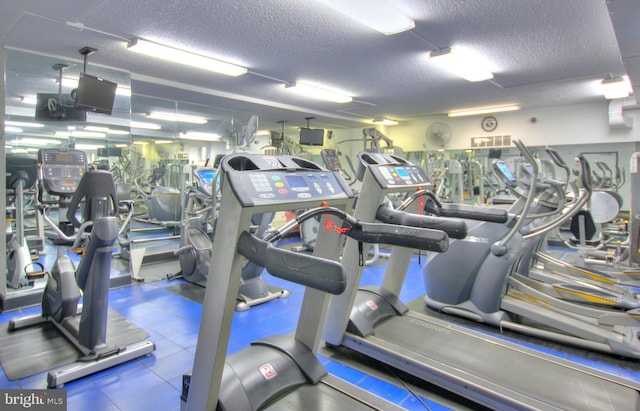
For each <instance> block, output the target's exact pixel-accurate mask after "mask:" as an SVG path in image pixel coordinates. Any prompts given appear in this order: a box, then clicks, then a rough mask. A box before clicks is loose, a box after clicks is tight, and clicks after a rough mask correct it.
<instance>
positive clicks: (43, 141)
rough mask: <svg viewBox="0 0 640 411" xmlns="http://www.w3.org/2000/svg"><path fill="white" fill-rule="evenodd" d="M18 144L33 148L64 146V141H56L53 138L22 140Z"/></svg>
mask: <svg viewBox="0 0 640 411" xmlns="http://www.w3.org/2000/svg"><path fill="white" fill-rule="evenodd" d="M16 143H18V144H27V145H32V146H47V145H50V144H52V145H58V144H62V141H60V140H54V139H51V138H21V139H20V140H17V141H16Z"/></svg>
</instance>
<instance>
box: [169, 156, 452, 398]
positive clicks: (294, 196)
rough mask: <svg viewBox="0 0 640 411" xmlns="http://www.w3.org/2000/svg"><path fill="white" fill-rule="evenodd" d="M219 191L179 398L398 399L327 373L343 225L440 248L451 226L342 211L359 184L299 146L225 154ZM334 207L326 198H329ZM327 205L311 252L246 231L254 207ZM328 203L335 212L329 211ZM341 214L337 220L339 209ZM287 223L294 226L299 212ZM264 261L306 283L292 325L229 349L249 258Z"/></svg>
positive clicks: (361, 237)
mask: <svg viewBox="0 0 640 411" xmlns="http://www.w3.org/2000/svg"><path fill="white" fill-rule="evenodd" d="M221 168H222V173H221V174H222V195H221V202H220V216H223V218H219V220H218V225H217V227H216V236H217V237H218V238H224V239H225V241H214V243H213V255H212V257H211V264H210V269H209V275H208V280H207V288H206V293H205V298H204V306H203V315H202V320H201V323H200V331H199V334H198V342H197V346H196V354H195V359H194V364H193V372H192V373H191V374H189V373H188V374H185V376H184V378H183V393H182V396H181V399H182V406H183V407H181V408H183V409H186V410H187V411H202V410H215V409H218V410H233V411H243V410H255V409H291V410H300V409H305V408H309V409H326V410H346V409H366V410H372V409H374V410H396V409H401V408H399V407H398V406H396V405H395V404H392V403H390V402H388V401H386V400H384V399H383V398H380V397H378V396H376V395H374V394H371V393H369V392H367V391H365V390H363V389H361V388H359V387H357V386H355V385H352V384H350V383H348V382H346V381H343V380H340V379H338V378H336V377H333V376H331V375H329V374H327V372H326V370H325V369H324V367H323V366H322V365H321V364H320V362H319V361H318V359H317V352H318V347H319V345H320V338H321V333H322V329H323V325H324V320H325V318H326V307H327V304H328V301H329V294H328V293H331V294H337V293H340V292H342V291H343V290H344V287H345V286H346V283H347V278H346V274H345V271H344V268H343V267H342V265H341V264H340V263H338V262H337V261H335V260H337V259H338V258H339V256H340V252H341V251H342V245H343V241H342V239H343V238H344V237H343V234H347V235H350V236H353V237H355V238H357V239H358V241H360V242H378V241H379V240H381V239H384V240H385V241H386V240H389V241H390V242H391V243H392V244H393V243H396V244H404V245H407V246H409V247H421V248H424V249H426V250H433V251H443V250H446V248H447V247H448V237H447V235H446V234H445V233H444V232H442V231H439V230H428V229H422V228H414V229H413V231H411V229H409V230H410V235H409V236H405V235H399V234H398V230H397V226H392V225H389V224H359V222H357V221H356V220H355V219H353V217H351V216H348V215H347V214H346V213H345V211H344V210H345V209H350V208H351V206H352V202H353V194H352V192H351V190H350V189H349V186H348V185H347V184H346V182H345V181H344V179H343V178H342V177H341V176H340V175H339V174H338V173H334V172H332V171H329V170H326V169H323V168H321V167H320V166H318V165H317V164H315V163H313V162H311V161H308V160H305V159H303V158H300V157H294V156H284V155H280V156H268V155H256V154H233V155H229V156H227V157H225V158H224V159H223V160H222V164H221ZM327 205H328V206H330V207H328V206H327ZM300 209H305V210H307V209H308V211H307V212H305V213H304V215H305V216H307V217H309V218H313V216H312V213H313V212H315V211H317V210H320V211H319V213H320V214H322V215H323V216H322V219H321V220H320V221H321V227H323V228H324V229H321V230H319V232H318V241H317V243H316V247H315V249H314V254H313V255H307V254H301V253H295V252H293V251H289V250H285V249H279V248H276V247H274V246H273V245H272V244H271V240H272V239H275V240H277V237H276V236H277V235H280V236H281V234H282V232H281V231H279V232H277V233H276V234H274V235H273V236H272V237H270V238H267V239H259V238H257V237H256V236H255V235H254V234H251V233H250V232H249V228H250V223H251V216H252V215H253V214H256V213H266V212H276V211H284V210H300ZM328 213H331V214H328ZM336 215H338V216H340V217H339V218H340V219H341V220H342V221H337V220H336V218H335V216H336ZM302 219H303V217H302V216H299V217H298V218H297V219H296V220H293V221H292V222H291V223H293V224H290V223H287V224H285V226H289V227H290V228H293V227H295V224H296V223H298V222H300V221H302ZM245 259H248V260H249V261H251V262H253V263H255V264H258V265H261V266H263V267H265V268H266V269H267V271H268V272H270V273H271V274H272V275H274V276H278V277H280V278H283V279H286V280H289V281H295V282H297V283H299V284H303V285H305V286H306V290H305V294H304V299H303V302H302V307H301V311H300V316H299V319H298V325H297V328H296V331H295V335H287V336H272V337H268V338H265V339H263V340H260V341H256V342H254V343H252V344H251V346H249V347H247V348H245V349H243V350H240V351H238V352H236V353H234V354H232V355H230V356H229V357H227V356H226V352H227V346H228V342H229V336H230V332H231V323H232V319H233V313H234V311H235V305H236V296H237V293H238V288H239V284H240V277H241V272H242V266H243V263H244V262H245V261H246V260H245Z"/></svg>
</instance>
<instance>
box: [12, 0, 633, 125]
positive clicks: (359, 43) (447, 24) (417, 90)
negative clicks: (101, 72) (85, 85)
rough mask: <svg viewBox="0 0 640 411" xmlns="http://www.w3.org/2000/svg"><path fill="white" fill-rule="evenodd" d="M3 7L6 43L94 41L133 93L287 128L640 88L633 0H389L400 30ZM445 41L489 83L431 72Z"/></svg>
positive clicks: (79, 6)
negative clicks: (147, 51)
mask: <svg viewBox="0 0 640 411" xmlns="http://www.w3.org/2000/svg"><path fill="white" fill-rule="evenodd" d="M0 1H1V3H0V4H1V6H0V7H1V10H2V12H1V13H0V28H1V29H0V43H2V44H4V45H5V46H9V47H12V48H18V49H23V50H30V51H35V52H39V53H44V54H47V55H49V56H55V57H59V58H60V59H61V60H65V62H68V63H69V62H70V63H73V64H79V63H81V56H80V54H79V53H78V50H79V49H80V48H82V47H84V46H90V47H94V48H97V49H98V52H97V53H95V54H94V55H92V56H90V58H89V64H90V66H89V69H88V71H89V72H91V65H96V66H100V65H102V66H108V67H111V68H117V69H121V70H125V71H129V72H131V73H132V74H131V76H132V80H133V82H132V85H133V89H134V92H136V93H140V94H144V95H149V96H157V97H161V98H168V99H175V100H179V101H186V102H193V103H197V104H203V105H211V106H217V107H225V108H229V109H232V110H241V111H246V112H253V113H258V114H260V115H264V116H268V117H270V118H273V119H281V120H287V122H288V123H289V124H297V125H303V124H304V123H305V120H304V117H309V116H314V117H316V120H314V121H315V122H316V124H314V125H316V126H326V127H347V126H354V125H361V124H364V122H365V121H369V120H371V119H373V118H380V117H388V118H394V119H397V120H400V121H402V120H409V119H412V118H416V117H423V116H430V115H440V114H442V113H445V112H446V111H449V110H452V109H461V108H466V107H473V106H485V105H494V104H507V103H518V104H520V105H521V106H522V107H523V108H533V107H541V106H552V105H562V104H571V103H582V102H589V101H598V100H602V97H601V96H599V95H598V94H597V92H596V90H595V84H596V83H597V81H598V80H600V79H602V78H605V77H608V76H611V75H613V76H619V75H623V74H625V72H626V71H629V74H630V75H631V77H632V79H633V78H634V77H635V78H637V81H636V83H637V84H640V78H638V77H639V76H637V75H636V74H635V73H636V72H640V70H638V67H639V66H640V64H639V62H638V55H639V54H640V50H639V49H640V43H638V40H637V39H638V38H640V36H639V35H638V30H639V29H638V24H637V21H638V20H639V19H640V2H638V1H637V0H612V1H609V2H605V1H604V0H563V1H557V0H528V1H514V0H449V1H436V0H397V1H389V2H390V3H393V4H395V5H396V7H397V8H398V9H400V10H401V11H403V12H404V13H405V14H406V15H408V16H409V17H411V18H413V19H414V20H415V22H416V27H415V29H414V30H412V31H410V32H404V33H400V34H396V35H392V36H384V35H382V34H380V33H378V32H375V31H373V30H372V29H370V28H368V27H366V26H364V25H361V24H359V23H357V22H355V21H352V20H350V19H349V18H347V17H344V16H342V15H340V14H337V13H336V12H334V11H333V10H332V9H330V8H328V7H327V6H325V5H323V4H322V3H320V2H319V1H317V0H305V1H300V0H260V1H257V0H243V1H237V0H173V1H169V0H145V1H144V2H142V1H138V2H136V1H130V0H104V1H87V0H57V1H55V2H47V1H42V0H22V1H20V2H15V1H8V0H0ZM609 11H611V15H610V13H609ZM612 21H613V22H614V24H615V26H614V25H613V24H612ZM616 36H617V37H616ZM134 38H143V39H147V40H152V41H156V42H160V43H164V44H167V45H172V46H176V47H181V48H187V49H190V50H193V51H195V52H198V53H201V54H204V55H210V56H214V57H218V58H221V59H224V60H227V61H230V62H235V63H238V64H241V65H244V66H246V67H248V68H249V74H246V75H244V76H241V77H237V78H230V77H226V76H222V75H217V74H212V73H210V72H205V71H201V70H198V69H192V68H185V67H182V66H179V65H175V64H171V63H168V62H162V61H160V60H156V59H153V58H149V57H144V56H141V55H137V54H135V53H131V52H129V51H128V50H127V49H126V43H127V41H128V40H131V39H134ZM619 44H620V46H619ZM448 46H463V47H468V48H472V49H474V50H475V51H476V52H477V53H479V54H481V55H482V56H483V57H484V58H486V59H487V61H489V62H490V63H491V66H492V69H493V71H494V73H495V78H494V79H493V81H487V82H481V83H468V82H466V81H464V80H461V79H459V78H457V77H453V76H451V75H449V74H447V73H444V72H441V71H439V70H438V69H437V68H435V67H433V66H431V65H430V64H429V62H428V61H427V60H426V55H427V53H428V52H429V51H430V50H433V49H436V48H443V47H448ZM621 50H622V51H621ZM623 57H624V62H623V59H622V58H623ZM625 65H626V67H625ZM44 70H45V71H47V70H48V71H49V75H50V76H55V73H52V72H51V69H50V67H45V68H44ZM298 80H309V81H315V82H319V83H324V84H327V85H330V86H332V87H335V88H338V89H342V90H344V91H347V92H349V93H351V94H352V95H353V96H354V99H355V100H354V102H353V103H349V104H346V105H340V104H335V103H324V102H317V101H313V100H309V99H307V98H303V97H298V96H295V95H292V94H290V93H289V92H288V91H286V90H285V89H284V87H283V84H284V83H286V82H292V81H298ZM14 92H16V93H17V91H14ZM134 111H135V108H134ZM134 114H135V113H134Z"/></svg>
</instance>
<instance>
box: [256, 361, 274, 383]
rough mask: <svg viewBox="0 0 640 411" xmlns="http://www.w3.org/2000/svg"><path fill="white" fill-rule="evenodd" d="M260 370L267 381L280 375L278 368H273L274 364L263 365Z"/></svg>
mask: <svg viewBox="0 0 640 411" xmlns="http://www.w3.org/2000/svg"><path fill="white" fill-rule="evenodd" d="M258 370H259V371H260V374H262V376H263V377H264V379H265V380H270V379H272V378H274V377H276V376H277V375H278V372H277V371H276V368H275V367H274V366H273V364H269V363H266V364H263V365H261V366H260V367H259V368H258Z"/></svg>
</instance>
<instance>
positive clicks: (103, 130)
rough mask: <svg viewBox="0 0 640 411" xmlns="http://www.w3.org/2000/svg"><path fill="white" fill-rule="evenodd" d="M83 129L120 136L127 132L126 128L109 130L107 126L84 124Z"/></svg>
mask: <svg viewBox="0 0 640 411" xmlns="http://www.w3.org/2000/svg"><path fill="white" fill-rule="evenodd" d="M84 129H85V130H87V131H97V132H99V133H107V134H116V135H121V136H125V135H127V134H129V132H128V131H126V130H111V129H110V128H109V127H99V126H86V127H85V128H84Z"/></svg>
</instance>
